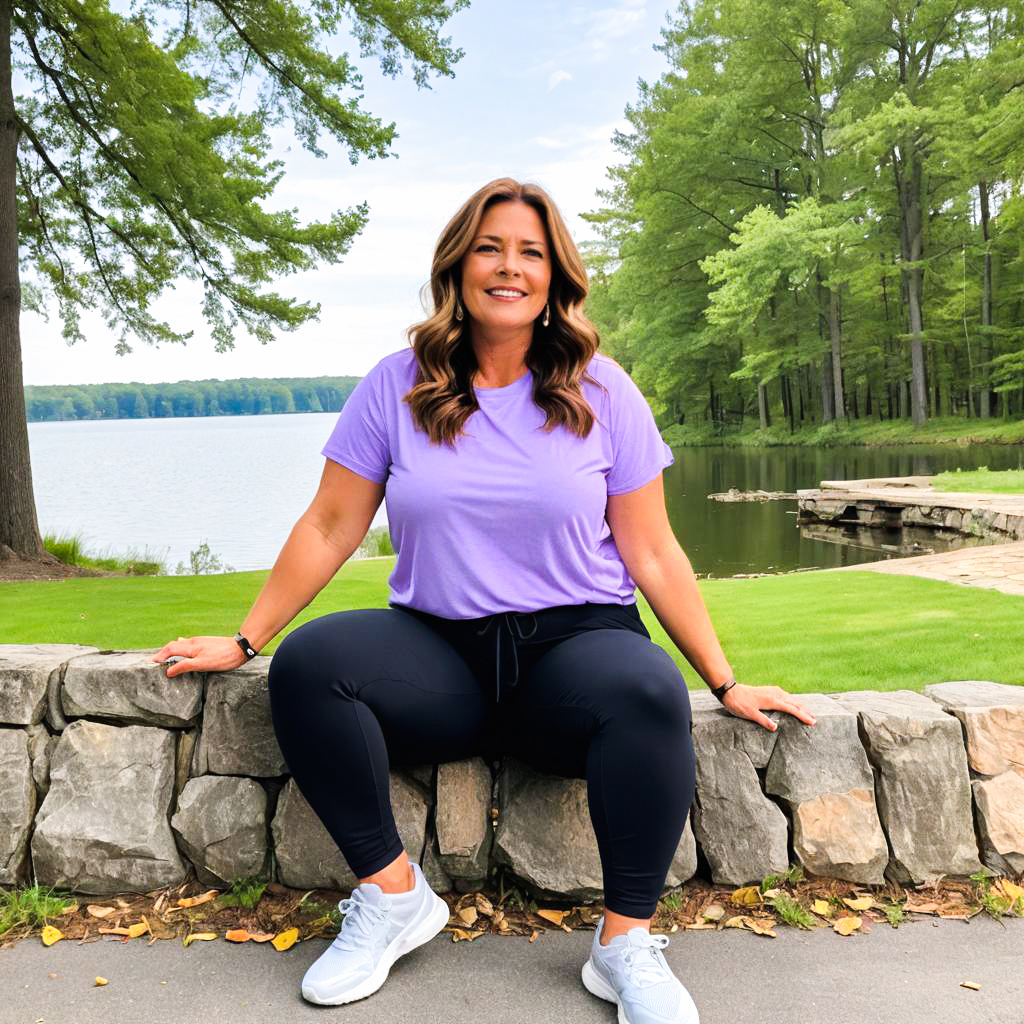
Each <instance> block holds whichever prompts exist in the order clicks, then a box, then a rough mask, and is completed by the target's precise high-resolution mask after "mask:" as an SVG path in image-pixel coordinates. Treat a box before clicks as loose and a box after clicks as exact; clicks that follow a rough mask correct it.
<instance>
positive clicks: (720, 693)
mask: <svg viewBox="0 0 1024 1024" xmlns="http://www.w3.org/2000/svg"><path fill="white" fill-rule="evenodd" d="M735 685H736V677H735V676H729V678H728V679H726V681H725V682H724V683H722V685H721V686H716V687H714V689H712V691H711V692H712V693H713V694H714V696H715V697H716V698H717V699H718V702H719V703H721V702H722V698H723V697H724V696H725V694H726V691H728V690H731V689H732V688H733V687H734V686H735Z"/></svg>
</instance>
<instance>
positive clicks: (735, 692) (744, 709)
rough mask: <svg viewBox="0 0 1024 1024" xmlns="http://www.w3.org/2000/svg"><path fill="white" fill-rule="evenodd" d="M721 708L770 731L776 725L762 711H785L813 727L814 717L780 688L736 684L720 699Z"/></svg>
mask: <svg viewBox="0 0 1024 1024" xmlns="http://www.w3.org/2000/svg"><path fill="white" fill-rule="evenodd" d="M722 706H723V707H724V708H725V709H726V711H728V712H729V713H730V714H733V715H735V716H736V717H737V718H749V719H750V721H752V722H757V724H758V725H761V726H764V728H765V729H770V730H771V731H772V732H774V731H775V729H776V724H775V723H774V722H773V721H772V720H771V719H770V718H769V717H768V716H767V715H764V714H762V713H761V712H762V710H764V711H785V712H786V713H787V714H790V715H792V716H793V717H794V718H799V719H800V721H801V722H803V723H804V724H805V725H814V723H815V719H814V715H812V714H811V713H810V711H808V710H807V708H806V707H804V705H803V704H801V703H800V701H798V700H797V699H796V697H793V696H791V695H790V694H788V693H786V691H785V690H783V689H782V687H780V686H747V685H746V684H744V683H737V684H736V685H735V686H730V687H729V689H728V690H726V691H725V694H724V696H723V697H722Z"/></svg>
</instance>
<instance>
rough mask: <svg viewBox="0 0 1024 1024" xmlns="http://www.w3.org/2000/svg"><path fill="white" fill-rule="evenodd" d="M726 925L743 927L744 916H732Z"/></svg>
mask: <svg viewBox="0 0 1024 1024" xmlns="http://www.w3.org/2000/svg"><path fill="white" fill-rule="evenodd" d="M725 927H726V928H742V927H743V918H742V916H740V915H737V916H736V917H730V918H729V920H728V921H726V922H725Z"/></svg>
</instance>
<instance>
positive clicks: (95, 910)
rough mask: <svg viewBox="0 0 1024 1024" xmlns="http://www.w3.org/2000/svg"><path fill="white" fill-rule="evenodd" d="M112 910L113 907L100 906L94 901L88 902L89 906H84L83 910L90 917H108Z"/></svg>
mask: <svg viewBox="0 0 1024 1024" xmlns="http://www.w3.org/2000/svg"><path fill="white" fill-rule="evenodd" d="M114 910H115V908H114V907H100V906H97V905H96V904H95V903H90V904H89V906H87V907H86V908H85V912H86V913H87V914H89V915H91V916H92V917H110V915H111V914H113V913H114Z"/></svg>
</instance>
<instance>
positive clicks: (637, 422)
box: [154, 178, 814, 1024]
mask: <svg viewBox="0 0 1024 1024" xmlns="http://www.w3.org/2000/svg"><path fill="white" fill-rule="evenodd" d="M431 291H432V295H433V302H434V312H433V314H432V315H431V316H430V317H429V318H428V319H427V320H426V321H424V322H423V323H421V324H418V325H416V326H415V327H413V328H412V329H411V330H410V338H411V340H412V347H411V348H408V349H405V350H403V351H401V352H396V353H394V354H392V355H390V356H387V357H385V358H384V359H382V360H381V361H380V362H379V363H378V364H377V366H375V367H374V368H373V369H372V370H371V371H370V373H369V374H367V376H366V377H365V378H364V379H363V380H362V381H361V382H360V384H359V385H358V387H357V388H356V389H355V391H354V392H353V394H352V395H351V397H350V398H349V399H348V401H347V402H346V404H345V407H344V409H343V410H342V412H341V414H340V416H339V418H338V422H337V425H336V427H335V429H334V431H333V433H332V434H331V437H330V439H329V440H328V442H327V444H326V446H325V447H324V449H323V453H324V454H325V455H326V456H327V461H326V465H325V467H324V472H323V477H322V479H321V482H320V488H319V491H318V492H317V495H316V497H315V499H314V500H313V503H312V505H311V506H310V508H309V510H308V511H307V512H306V513H305V514H304V515H303V516H302V518H301V519H300V520H299V521H298V523H297V524H296V525H295V527H294V529H293V530H292V533H291V535H290V537H289V538H288V541H287V543H286V544H285V546H284V548H283V550H282V552H281V554H280V556H279V557H278V560H277V562H276V564H275V565H274V569H273V571H272V573H271V575H270V577H269V579H268V580H267V583H266V585H265V586H264V588H263V590H262V591H261V593H260V595H259V597H258V598H257V600H256V602H255V604H254V605H253V607H252V610H251V611H250V612H249V615H248V616H247V617H246V619H245V621H244V622H243V623H242V626H241V630H240V632H239V634H238V635H237V636H236V637H235V638H230V637H189V638H185V639H180V640H178V641H176V642H173V643H169V644H167V645H166V646H165V647H164V648H162V649H161V650H160V651H159V652H158V653H157V655H156V656H155V659H154V660H159V661H162V660H164V659H166V658H168V657H171V656H175V655H180V656H183V657H184V660H182V661H180V662H178V663H176V664H175V665H174V666H173V667H172V668H170V669H168V671H167V675H168V676H173V675H179V674H180V673H182V672H188V671H204V670H205V671H210V670H225V669H231V668H234V667H236V666H238V665H240V664H241V663H242V662H243V661H244V660H245V659H246V658H247V657H251V656H252V655H253V654H255V652H256V651H257V650H259V649H260V647H262V646H263V645H264V644H266V643H267V642H269V641H270V640H271V639H272V638H273V637H274V636H275V635H276V634H277V633H278V632H280V630H282V629H283V628H284V627H285V626H286V625H287V624H288V623H289V622H290V621H291V620H292V618H294V616H295V615H296V614H297V613H298V612H299V611H300V610H301V609H302V608H304V607H305V606H306V605H307V604H308V603H309V601H310V600H311V599H312V598H313V597H314V596H315V595H316V594H317V593H318V592H319V591H320V590H321V588H322V587H323V586H324V585H325V584H326V583H327V582H328V581H329V580H330V579H331V578H332V577H333V576H334V574H335V573H336V572H337V570H338V568H339V567H340V566H341V565H342V564H343V563H344V562H345V560H346V559H347V558H348V557H349V556H350V555H351V554H352V553H353V551H355V549H356V547H357V546H358V545H359V543H360V541H361V540H362V538H363V536H364V534H365V533H366V531H367V529H368V527H369V524H370V522H371V520H372V519H373V516H374V513H375V512H376V510H377V508H378V506H379V505H380V502H381V501H382V500H383V499H384V498H385V497H386V498H387V508H388V521H389V525H390V531H391V536H392V539H393V540H394V543H395V549H396V551H397V553H398V557H397V561H396V565H395V569H394V571H393V573H392V575H391V577H390V581H389V582H390V588H391V593H390V600H389V607H388V608H386V609H372V610H362V611H350V612H338V613H335V614H332V615H326V616H323V617H321V618H319V619H316V620H313V621H311V622H308V623H306V624H304V625H303V626H301V627H300V628H298V629H296V630H295V631H293V632H292V633H291V634H290V635H289V636H288V637H286V638H285V640H284V641H283V642H282V643H281V645H280V647H279V648H278V650H277V652H276V653H275V655H274V658H273V661H272V663H271V666H270V673H269V690H270V702H271V711H272V716H273V722H274V729H275V732H276V735H277V738H278V742H279V744H280V746H281V750H282V753H283V754H284V757H285V760H286V761H287V763H288V767H289V770H290V771H291V772H292V775H293V777H294V779H295V781H296V784H297V785H298V786H299V788H300V790H301V791H302V793H303V795H304V796H305V797H306V799H307V801H308V802H309V804H310V806H311V807H312V808H313V810H314V811H315V812H316V814H317V815H318V816H319V817H320V819H321V820H322V821H323V823H324V826H325V827H326V829H327V830H328V832H329V833H330V834H331V835H332V837H333V838H334V840H335V842H337V844H338V846H339V848H340V850H341V851H342V853H343V854H344V856H345V858H346V860H347V861H348V863H349V865H350V866H351V868H352V870H353V871H354V872H355V874H356V876H357V877H358V879H359V885H358V886H357V887H356V888H355V889H354V890H353V892H352V896H351V898H350V899H348V900H343V901H342V902H341V904H340V905H339V907H340V909H341V910H342V911H343V913H345V918H344V922H343V925H342V929H341V931H340V933H339V935H338V937H337V938H336V939H335V940H334V942H333V943H332V944H331V946H330V947H329V948H328V949H327V950H326V951H325V952H324V953H323V955H322V956H321V957H320V958H319V959H318V960H317V961H316V962H315V963H314V964H313V965H312V966H311V967H310V968H309V970H308V971H307V972H306V975H305V977H304V978H303V983H302V994H303V996H304V997H305V998H306V999H308V1000H310V1001H312V1002H316V1003H324V1004H332V1005H336V1004H340V1003H346V1002H351V1001H353V1000H355V999H361V998H363V997H365V996H367V995H370V994H371V993H372V992H375V991H376V990H377V989H378V988H380V986H381V985H382V984H383V983H384V981H385V979H386V978H387V974H388V970H389V969H390V966H391V964H392V963H393V962H394V961H395V959H397V957H398V956H401V955H402V954H403V953H406V952H408V951H409V950H411V949H413V948H415V947H416V946H418V945H421V944H422V943H424V942H427V941H428V940H429V939H430V938H432V937H433V936H434V935H436V934H437V932H439V931H440V930H441V929H442V928H443V927H444V925H445V924H446V923H447V921H448V908H447V905H446V904H445V903H444V901H443V900H442V899H441V898H440V897H439V896H437V894H435V893H434V892H433V891H432V890H431V889H430V887H429V885H428V884H427V882H426V880H425V878H424V877H423V874H422V871H421V870H420V867H419V865H418V864H416V863H414V862H411V861H410V860H409V858H408V856H407V855H406V853H405V851H404V850H403V849H402V844H401V840H400V838H399V836H398V833H397V831H396V829H395V824H394V818H393V815H392V813H391V806H390V800H389V795H388V770H389V767H390V766H391V765H394V764H434V763H440V762H445V761H451V760H457V759H461V758H465V757H470V756H473V755H478V754H480V755H484V756H488V757H497V756H499V755H500V754H502V753H505V752H509V753H514V754H515V755H517V756H520V757H522V758H524V759H526V760H528V761H529V762H531V763H532V764H534V765H535V766H536V767H538V768H540V769H542V770H546V771H550V772H555V773H558V774H561V775H564V776H566V777H577V778H585V779H586V780H587V793H588V801H589V806H590V813H591V819H592V821H593V825H594V830H595V833H596V836H597V842H598V848H599V851H600V854H601V862H602V868H603V872H604V889H605V911H604V915H603V916H602V918H601V920H600V922H599V924H598V927H597V930H596V932H595V935H594V940H593V943H592V948H591V953H590V957H589V959H588V961H587V963H586V964H585V965H584V967H583V982H584V985H585V986H586V987H587V989H588V990H589V991H591V992H593V993H594V994H596V995H598V996H600V997H602V998H604V999H607V1000H610V1001H612V1002H615V1003H617V1004H618V1005H619V1007H620V1010H619V1013H620V1016H619V1020H620V1021H626V1022H629V1024H652V1022H654V1021H657V1022H667V1021H679V1022H687V1024H690V1022H695V1021H696V1020H697V1011H696V1009H695V1008H694V1006H693V1002H692V1000H691V999H690V997H689V994H688V993H687V992H686V990H685V989H684V988H683V986H682V984H681V983H680V982H679V981H678V979H676V978H675V976H674V975H673V974H672V972H671V970H670V969H669V967H668V965H667V963H666V961H665V958H664V955H663V954H662V953H661V949H663V948H664V947H665V945H667V942H668V940H667V938H666V937H665V936H652V935H651V934H650V923H651V918H652V916H653V914H654V911H655V908H656V906H657V901H658V897H659V896H660V894H661V892H662V890H663V887H664V883H665V878H666V875H667V873H668V868H669V865H670V863H671V860H672V857H673V855H674V853H675V850H676V848H677V846H678V843H679V839H680V836H681V834H682V832H683V828H684V826H685V823H686V818H687V814H688V813H689V806H690V802H691V799H692V796H693V790H694V774H695V764H694V755H693V747H692V744H691V740H690V706H689V699H688V696H687V691H686V687H685V685H684V683H683V680H682V678H681V676H680V674H679V671H678V669H677V668H676V666H675V664H674V662H673V661H672V659H671V658H670V657H669V656H668V654H666V653H665V652H664V651H663V650H662V649H661V648H659V647H657V646H656V645H654V644H653V643H652V642H651V640H650V636H649V634H648V632H647V630H646V629H645V628H644V625H643V623H642V622H641V620H640V617H639V614H638V613H637V609H636V603H635V589H634V584H635V585H636V586H639V588H640V590H641V591H642V592H643V594H644V596H645V597H646V598H647V600H648V601H649V602H650V604H651V607H652V608H653V610H654V612H655V614H656V615H657V617H658V619H659V621H660V622H661V623H662V624H663V625H664V627H665V629H666V631H667V633H668V634H669V636H670V637H671V638H672V640H673V642H674V643H675V644H676V645H677V646H678V648H679V649H680V650H681V651H682V652H683V654H684V655H685V656H686V658H687V660H688V661H689V662H690V664H691V665H692V666H693V667H694V668H695V670H696V671H697V672H698V674H699V675H700V676H701V677H702V678H703V679H704V681H705V682H706V683H707V684H708V686H710V687H712V688H713V691H714V692H715V694H716V696H717V697H718V698H719V700H721V702H722V703H723V705H724V706H725V707H726V708H727V709H728V710H729V711H730V712H732V713H733V714H734V715H738V716H741V717H744V718H748V719H751V720H752V721H754V722H757V723H758V724H760V725H761V726H763V727H765V728H768V729H774V728H775V724H774V723H773V722H772V721H771V720H770V719H769V718H768V717H767V716H766V715H765V714H764V713H763V712H764V711H765V710H769V709H774V710H779V711H784V712H788V713H789V714H792V715H794V716H796V717H797V718H799V719H800V720H801V721H803V722H806V723H808V724H813V721H814V719H813V718H812V716H811V715H810V713H809V712H808V711H807V710H806V708H804V707H803V705H801V704H800V702H799V701H797V700H795V699H793V698H792V697H790V696H789V695H788V694H787V693H785V692H784V691H783V690H781V689H779V688H778V687H775V686H765V687H753V686H746V685H743V684H742V683H737V682H736V681H735V680H734V678H733V676H732V672H731V671H730V668H729V664H728V662H727V661H726V658H725V655H724V654H723V652H722V649H721V647H720V645H719V643H718V640H717V638H716V636H715V632H714V629H713V627H712V625H711V622H710V620H709V618H708V614H707V611H706V609H705V607H704V604H703V601H702V599H701V597H700V593H699V591H698V589H697V585H696V581H695V579H694V575H693V571H692V569H691V567H690V564H689V561H688V560H687V558H686V556H685V554H684V553H683V551H682V550H681V548H680V547H679V544H678V542H677V541H676V539H675V537H674V536H673V534H672V531H671V529H670V527H669V524H668V519H667V516H666V512H665V502H664V494H663V490H662V481H661V473H662V470H663V469H664V468H665V467H666V466H667V465H669V464H670V463H671V462H672V454H671V451H670V450H669V449H668V448H667V446H666V445H665V444H664V442H663V441H662V440H661V438H660V436H659V434H658V432H657V428H656V427H655V424H654V420H653V417H652V416H651V412H650V409H649V407H648V406H647V404H646V402H645V401H644V399H643V396H642V395H641V394H640V392H639V391H638V389H637V388H636V386H635V385H634V384H633V383H632V381H631V380H630V379H629V377H628V376H627V375H626V373H625V372H624V371H623V370H622V369H621V368H620V367H619V366H618V365H617V364H615V363H614V362H613V361H612V360H610V359H607V358H606V357H604V356H600V355H597V354H596V350H597V347H598V337H597V333H596V331H595V329H594V327H593V325H592V324H591V323H590V322H589V321H588V320H587V319H586V317H585V316H584V314H583V301H584V298H585V297H586V294H587V283H586V276H585V273H584V269H583V266H582V263H581V261H580V258H579V255H578V253H577V251H576V248H575V246H574V245H573V243H572V240H571V238H570V236H569V233H568V230H567V229H566V227H565V224H564V222H563V221H562V218H561V216H560V215H559V213H558V211H557V209H556V208H555V206H554V204H553V203H552V201H551V199H550V198H549V197H548V195H547V194H546V193H545V192H544V191H543V190H542V189H540V188H538V187H537V186H534V185H521V184H519V183H518V182H515V181H512V180H510V179H507V178H506V179H500V180H498V181H494V182H491V183H490V184H488V185H486V186H484V187H483V188H482V189H480V190H479V191H478V192H477V193H476V194H475V195H473V196H472V197H470V199H469V200H467V202H466V203H465V204H464V206H463V207H462V209H461V210H459V212H458V213H457V214H456V215H455V217H454V218H453V219H452V220H451V222H450V223H449V224H448V226H447V227H446V228H445V230H444V232H443V233H442V235H441V237H440V239H439V242H438V245H437V249H436V251H435V255H434V262H433V267H432V272H431Z"/></svg>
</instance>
